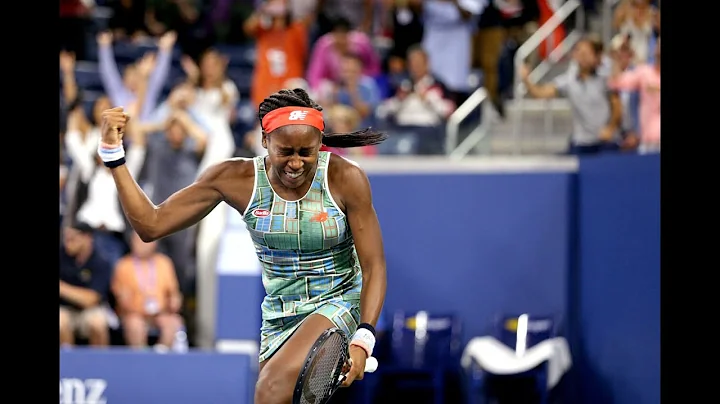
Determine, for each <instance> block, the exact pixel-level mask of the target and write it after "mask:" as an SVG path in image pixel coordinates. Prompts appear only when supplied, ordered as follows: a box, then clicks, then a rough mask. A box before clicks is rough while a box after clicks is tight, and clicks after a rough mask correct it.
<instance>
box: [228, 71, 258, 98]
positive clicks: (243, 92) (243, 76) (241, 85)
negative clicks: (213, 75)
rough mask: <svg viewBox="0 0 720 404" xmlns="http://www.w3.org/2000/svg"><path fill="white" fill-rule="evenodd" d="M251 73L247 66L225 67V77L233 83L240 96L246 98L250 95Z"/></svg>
mask: <svg viewBox="0 0 720 404" xmlns="http://www.w3.org/2000/svg"><path fill="white" fill-rule="evenodd" d="M252 75H253V70H252V68H248V67H233V68H231V67H228V69H227V77H228V78H229V79H230V80H232V81H233V82H234V83H235V85H236V86H237V88H238V91H239V92H240V97H241V98H248V97H249V95H250V86H251V85H252Z"/></svg>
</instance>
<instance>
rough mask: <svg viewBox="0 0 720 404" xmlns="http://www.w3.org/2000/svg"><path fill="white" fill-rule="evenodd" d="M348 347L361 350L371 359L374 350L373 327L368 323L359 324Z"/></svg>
mask: <svg viewBox="0 0 720 404" xmlns="http://www.w3.org/2000/svg"><path fill="white" fill-rule="evenodd" d="M350 345H351V346H357V347H360V348H362V349H363V350H364V351H365V354H367V356H368V357H371V356H372V353H373V350H374V349H375V327H373V326H372V325H370V324H368V323H362V324H360V325H359V326H358V328H357V331H355V334H354V335H353V337H352V340H351V341H350Z"/></svg>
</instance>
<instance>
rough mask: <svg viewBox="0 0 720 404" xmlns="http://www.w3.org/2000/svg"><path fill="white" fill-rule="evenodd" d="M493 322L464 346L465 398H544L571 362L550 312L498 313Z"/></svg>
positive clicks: (544, 403)
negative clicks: (489, 332) (490, 329)
mask: <svg viewBox="0 0 720 404" xmlns="http://www.w3.org/2000/svg"><path fill="white" fill-rule="evenodd" d="M493 328H494V330H493V333H492V335H490V336H486V337H480V338H474V339H473V340H471V341H470V343H468V346H467V348H466V349H465V354H464V355H463V363H462V364H463V367H464V368H465V376H466V381H465V387H466V395H467V399H468V400H467V401H468V403H470V404H476V403H477V404H479V403H485V402H490V400H491V399H497V398H498V396H507V395H508V394H510V395H512V396H513V398H512V399H513V400H514V399H517V400H521V401H522V402H527V403H539V404H547V403H548V400H549V392H550V390H551V389H552V387H554V386H555V385H556V384H557V382H558V381H559V377H561V376H562V374H564V373H565V371H566V370H567V369H568V368H569V365H570V364H569V351H568V348H567V342H566V341H565V340H564V338H562V337H559V335H558V322H557V321H556V320H555V318H554V316H531V315H528V314H522V315H501V316H498V318H497V320H496V321H495V323H494V327H493ZM534 348H537V349H534ZM551 361H553V370H554V372H553V374H552V375H550V374H549V366H550V362H551ZM520 396H522V398H520Z"/></svg>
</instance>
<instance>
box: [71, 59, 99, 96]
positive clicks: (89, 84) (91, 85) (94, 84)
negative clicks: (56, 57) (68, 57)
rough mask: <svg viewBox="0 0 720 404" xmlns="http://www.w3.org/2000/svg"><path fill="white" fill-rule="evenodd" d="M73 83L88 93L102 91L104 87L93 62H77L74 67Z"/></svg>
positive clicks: (96, 66)
mask: <svg viewBox="0 0 720 404" xmlns="http://www.w3.org/2000/svg"><path fill="white" fill-rule="evenodd" d="M75 81H76V82H77V85H78V87H79V88H81V89H83V90H89V91H97V92H102V91H104V90H105V89H104V86H103V83H102V80H101V78H100V72H99V70H98V65H97V63H94V62H77V65H76V66H75Z"/></svg>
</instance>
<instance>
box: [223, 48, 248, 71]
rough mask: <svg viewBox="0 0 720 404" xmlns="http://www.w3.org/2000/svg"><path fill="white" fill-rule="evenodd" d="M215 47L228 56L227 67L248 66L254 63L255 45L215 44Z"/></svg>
mask: <svg viewBox="0 0 720 404" xmlns="http://www.w3.org/2000/svg"><path fill="white" fill-rule="evenodd" d="M215 49H217V50H218V52H220V53H222V54H223V55H225V56H226V57H227V58H228V68H236V67H238V68H250V69H252V67H253V65H254V64H255V46H253V45H242V46H238V45H235V46H231V45H217V46H216V47H215Z"/></svg>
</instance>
